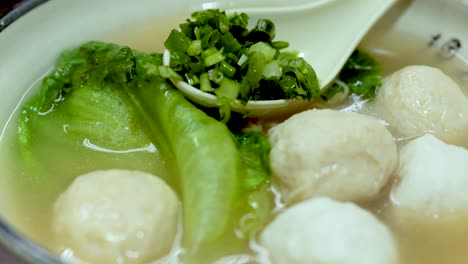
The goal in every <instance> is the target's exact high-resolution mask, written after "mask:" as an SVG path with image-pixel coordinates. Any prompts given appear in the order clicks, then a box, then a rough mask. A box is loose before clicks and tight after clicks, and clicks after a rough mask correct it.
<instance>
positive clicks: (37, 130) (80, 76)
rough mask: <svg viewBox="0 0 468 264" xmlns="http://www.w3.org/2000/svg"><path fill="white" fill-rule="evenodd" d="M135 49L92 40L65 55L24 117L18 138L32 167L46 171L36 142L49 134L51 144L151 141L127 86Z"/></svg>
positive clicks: (120, 146)
mask: <svg viewBox="0 0 468 264" xmlns="http://www.w3.org/2000/svg"><path fill="white" fill-rule="evenodd" d="M131 53H132V51H131V50H130V49H129V48H118V49H117V48H116V46H112V45H108V44H103V43H98V42H92V43H88V44H87V45H83V46H82V47H80V48H79V49H74V50H70V51H66V52H64V53H63V54H62V56H60V60H59V62H58V66H57V68H56V69H55V70H53V71H52V72H51V73H50V74H49V75H48V76H47V77H45V78H44V80H43V82H42V85H41V89H40V90H39V92H38V94H36V95H35V96H34V97H33V98H32V99H31V100H30V101H29V102H28V103H27V104H26V105H24V106H23V110H22V113H21V115H20V117H19V123H18V139H19V145H20V149H21V150H22V153H23V157H24V159H25V162H26V163H27V166H29V167H31V169H34V170H41V167H42V166H41V165H40V163H41V160H40V155H38V154H37V153H38V152H37V148H36V147H35V146H36V145H38V144H39V142H38V140H44V139H43V138H44V137H46V136H47V137H46V138H47V139H48V140H49V141H50V143H52V141H54V142H55V141H57V142H58V141H62V138H67V139H68V140H69V141H73V142H79V143H80V144H82V142H83V141H84V140H87V141H88V142H91V143H93V144H94V145H98V146H100V147H102V148H107V149H112V150H126V149H133V148H141V147H143V146H145V145H148V144H150V143H151V141H150V140H149V138H148V137H147V136H146V134H145V133H144V132H143V127H142V125H141V122H140V121H139V118H138V114H137V112H136V110H135V109H134V108H132V107H130V105H131V102H130V101H129V98H128V97H126V96H125V93H124V92H123V90H122V89H121V87H122V86H123V85H125V84H126V83H127V81H128V80H129V79H131V78H133V77H134V76H133V75H134V73H133V69H132V67H130V65H132V63H133V62H132V60H131V57H130V56H129V54H131ZM139 56H140V58H139V59H140V60H145V61H147V62H146V63H148V64H151V65H157V63H160V61H161V60H160V59H159V58H158V57H155V56H153V55H143V54H141V55H139ZM154 70H155V71H157V68H155V69H154ZM124 72H129V75H128V76H127V75H126V74H123V73H124ZM48 134H49V135H48ZM40 145H42V146H43V145H45V144H43V143H41V144H40ZM71 147H72V146H71V145H70V148H71Z"/></svg>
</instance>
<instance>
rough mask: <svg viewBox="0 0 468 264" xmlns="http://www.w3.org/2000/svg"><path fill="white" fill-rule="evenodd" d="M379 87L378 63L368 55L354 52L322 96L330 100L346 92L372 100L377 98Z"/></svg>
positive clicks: (380, 82) (379, 70)
mask: <svg viewBox="0 0 468 264" xmlns="http://www.w3.org/2000/svg"><path fill="white" fill-rule="evenodd" d="M381 85H382V72H381V68H380V65H379V63H378V62H377V61H376V60H375V59H374V58H372V57H371V56H370V55H369V54H367V53H365V52H363V51H361V50H355V51H354V52H353V54H352V55H351V57H349V59H348V61H346V63H345V65H344V66H343V69H341V72H340V74H339V75H338V78H337V79H336V80H335V82H334V83H333V84H332V85H331V86H330V87H329V88H328V89H327V90H326V91H325V92H324V96H325V98H327V99H331V98H333V97H334V96H335V95H337V94H339V93H342V92H346V91H347V90H348V91H347V92H348V93H349V94H351V93H352V94H355V95H358V96H361V97H362V98H363V99H369V100H372V99H374V98H375V97H376V96H377V91H378V89H379V87H380V86H381Z"/></svg>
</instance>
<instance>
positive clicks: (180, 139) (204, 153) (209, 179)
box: [127, 81, 243, 252]
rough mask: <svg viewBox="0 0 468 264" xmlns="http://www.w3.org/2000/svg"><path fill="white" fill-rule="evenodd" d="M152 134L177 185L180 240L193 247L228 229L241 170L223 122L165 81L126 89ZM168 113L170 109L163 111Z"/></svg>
mask: <svg viewBox="0 0 468 264" xmlns="http://www.w3.org/2000/svg"><path fill="white" fill-rule="evenodd" d="M127 91H128V93H129V94H130V96H131V97H132V100H133V102H134V103H135V105H136V106H137V108H138V109H140V112H141V113H142V115H143V116H144V117H145V120H146V123H147V124H148V125H149V127H151V130H152V131H153V133H161V134H164V135H165V136H164V139H166V140H165V141H164V145H165V147H164V148H163V149H165V153H170V154H171V156H172V157H173V162H174V163H175V164H176V166H175V167H176V168H177V173H178V174H179V181H180V184H181V190H182V199H183V205H184V206H183V208H184V210H183V212H184V214H183V215H184V243H185V245H187V246H189V247H190V248H191V251H194V252H197V251H198V250H199V249H200V248H206V247H209V246H210V245H211V244H214V243H217V242H218V241H220V240H221V239H222V238H223V236H224V235H225V233H226V232H227V230H229V229H230V228H232V223H231V221H232V219H233V207H234V203H235V202H236V199H238V196H239V190H240V188H239V183H240V177H241V176H242V173H243V170H242V167H241V160H240V155H239V152H238V151H237V147H236V145H235V142H234V141H233V140H232V138H231V136H230V132H229V130H228V129H227V127H226V126H225V125H224V124H223V123H221V122H218V121H216V120H215V119H213V118H211V117H209V116H207V115H206V114H205V113H204V112H202V111H201V110H199V109H197V108H196V107H194V106H193V105H192V104H190V103H189V102H188V101H187V100H186V99H185V98H184V97H183V95H182V94H180V93H179V92H178V91H177V90H175V89H174V88H173V87H172V86H170V85H168V84H167V83H166V82H163V81H160V82H156V83H151V84H150V85H148V86H146V85H141V86H136V87H130V88H127ZM168 113H171V114H168Z"/></svg>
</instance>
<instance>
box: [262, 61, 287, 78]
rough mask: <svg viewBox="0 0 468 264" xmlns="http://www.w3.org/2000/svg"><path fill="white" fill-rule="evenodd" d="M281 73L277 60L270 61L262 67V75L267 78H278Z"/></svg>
mask: <svg viewBox="0 0 468 264" xmlns="http://www.w3.org/2000/svg"><path fill="white" fill-rule="evenodd" d="M282 74H283V72H282V71H281V67H280V66H279V63H278V61H275V60H274V61H270V62H269V63H267V64H266V65H265V67H263V77H265V79H267V80H279V79H280V78H281V75H282Z"/></svg>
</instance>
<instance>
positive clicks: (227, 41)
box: [221, 32, 242, 52]
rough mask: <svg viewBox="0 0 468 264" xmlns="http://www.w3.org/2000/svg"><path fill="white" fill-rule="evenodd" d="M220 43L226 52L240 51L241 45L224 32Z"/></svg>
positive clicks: (228, 33)
mask: <svg viewBox="0 0 468 264" xmlns="http://www.w3.org/2000/svg"><path fill="white" fill-rule="evenodd" d="M221 41H222V42H223V45H224V47H225V48H226V52H236V51H238V50H240V49H242V44H240V43H239V41H238V40H237V39H236V38H235V37H234V36H233V35H232V34H231V33H230V32H226V33H225V34H224V35H223V36H222V37H221Z"/></svg>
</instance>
